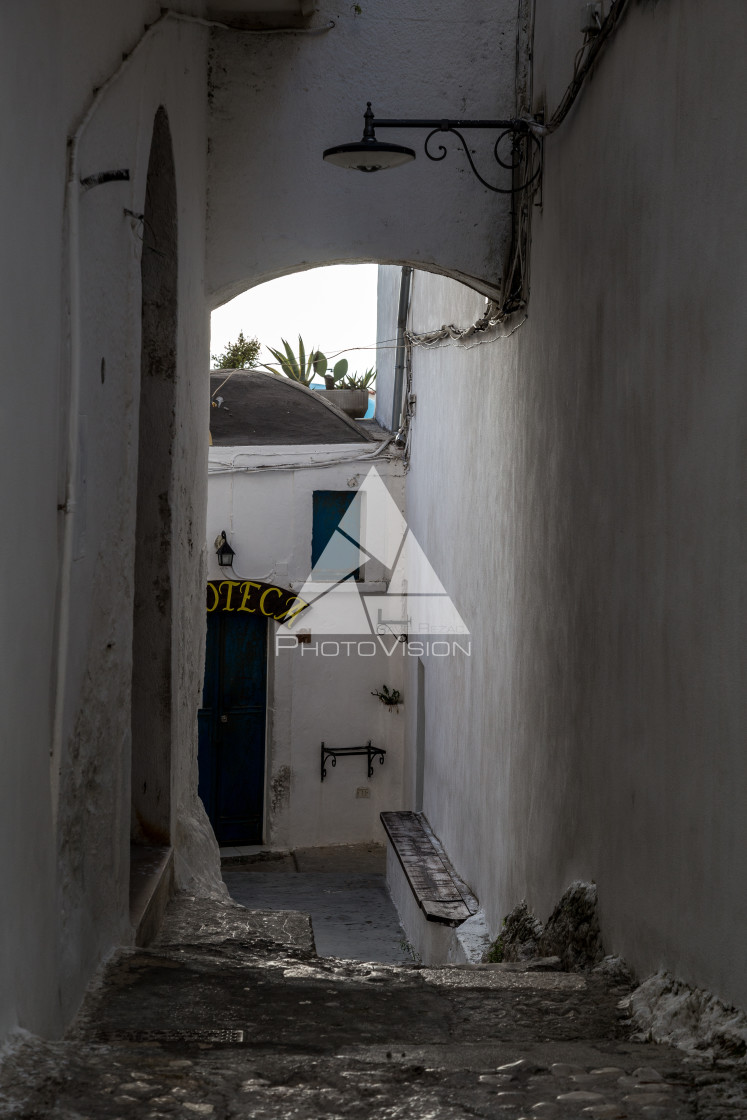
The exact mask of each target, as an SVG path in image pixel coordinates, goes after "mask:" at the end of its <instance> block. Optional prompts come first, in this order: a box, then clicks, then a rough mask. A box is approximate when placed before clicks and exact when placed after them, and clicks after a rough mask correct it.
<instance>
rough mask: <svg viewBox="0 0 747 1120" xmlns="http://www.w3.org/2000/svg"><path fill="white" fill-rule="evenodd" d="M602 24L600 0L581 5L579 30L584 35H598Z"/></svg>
mask: <svg viewBox="0 0 747 1120" xmlns="http://www.w3.org/2000/svg"><path fill="white" fill-rule="evenodd" d="M601 26H602V0H596V2H595V3H593V4H582V5H581V30H582V32H583V33H584V35H598V34H599V29H600V27H601Z"/></svg>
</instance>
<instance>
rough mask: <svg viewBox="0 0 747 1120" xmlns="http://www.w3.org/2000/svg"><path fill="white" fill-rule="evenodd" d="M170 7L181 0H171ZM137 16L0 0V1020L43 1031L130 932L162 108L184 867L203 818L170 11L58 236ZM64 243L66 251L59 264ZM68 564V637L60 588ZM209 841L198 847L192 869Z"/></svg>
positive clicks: (185, 216)
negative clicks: (172, 214)
mask: <svg viewBox="0 0 747 1120" xmlns="http://www.w3.org/2000/svg"><path fill="white" fill-rule="evenodd" d="M190 7H192V8H193V9H195V8H197V7H198V6H197V5H190V4H187V5H185V9H186V10H189V8H190ZM158 16H159V8H158V5H156V4H153V3H145V2H138V3H133V4H129V5H124V6H123V5H118V4H115V3H108V2H107V3H101V2H100V0H90V2H84V3H81V4H78V5H76V6H75V10H74V11H70V10H66V11H65V13H64V15H63V13H62V12H61V9H60V6H59V5H58V4H56V3H51V2H42V3H38V4H35V5H20V4H14V5H12V6H11V10H10V11H9V12H7V13H5V15H4V30H3V36H2V45H1V46H0V52H2V59H1V60H0V82H2V90H3V98H2V101H3V104H4V105H5V106H6V109H7V107H10V111H9V112H6V113H5V114H4V126H7V128H8V132H7V133H6V134H5V135H6V142H4V150H5V152H6V155H5V157H4V160H5V172H4V174H3V177H2V185H0V198H1V199H2V205H3V210H4V213H5V214H6V216H7V221H6V231H5V235H4V247H3V257H4V264H3V288H2V299H0V320H1V322H2V337H3V356H4V363H5V366H6V369H7V370H8V371H12V373H11V372H9V373H8V377H7V378H6V382H7V385H13V384H15V386H16V389H17V391H18V395H17V397H16V398H15V399H11V397H6V403H5V405H4V406H3V409H2V410H1V411H0V417H1V419H0V426H1V429H2V438H0V448H1V449H2V450H1V451H0V455H2V460H3V466H2V478H3V488H2V496H1V498H0V501H1V503H2V506H1V509H2V520H3V524H4V526H5V532H4V533H3V536H2V542H1V543H0V550H1V552H0V563H1V564H2V570H3V572H4V578H5V581H6V587H5V593H4V595H3V607H2V618H1V620H0V621H1V624H2V641H3V654H2V658H0V711H1V712H2V717H0V720H1V724H2V733H1V734H0V841H1V842H2V852H3V858H2V860H1V861H0V894H1V895H2V898H3V905H2V907H1V908H0V942H1V943H2V945H3V952H2V954H0V1037H1V1036H3V1035H5V1034H6V1033H7V1032H8V1031H9V1030H11V1029H12V1028H13V1027H15V1026H21V1027H25V1028H27V1029H29V1030H32V1031H38V1032H41V1033H55V1032H58V1031H59V1030H60V1029H61V1027H62V1025H63V1024H64V1023H65V1022H67V1021H68V1020H69V1018H70V1016H71V1014H72V1013H73V1012H74V1011H75V1009H76V1007H77V1005H78V1002H79V1000H80V998H81V996H82V993H83V990H84V987H85V985H86V983H87V982H88V980H89V979H90V977H91V975H92V973H93V971H94V969H95V968H96V966H97V965H98V964H99V963H100V962H101V960H102V959H103V958H104V957H105V956H106V955H107V954H108V953H109V952H110V951H111V948H112V947H113V946H114V945H116V944H118V943H121V942H122V941H127V940H128V939H129V938H130V936H131V934H130V927H129V919H128V899H127V888H128V863H129V858H128V845H129V809H130V791H129V757H130V755H129V752H130V742H129V727H130V700H129V696H130V679H131V626H132V581H133V559H134V517H135V510H134V502H135V487H136V474H137V462H136V459H137V434H138V433H137V425H138V391H139V379H140V263H139V256H140V244H141V242H140V240H139V236H138V234H139V230H138V227H137V223H135V224H134V225H133V223H132V222H131V221H130V219H129V218H128V217H127V216H126V215H125V214H124V209H125V208H128V209H131V210H132V211H133V212H135V213H142V212H143V209H144V189H145V176H146V171H147V166H148V156H149V150H150V141H151V130H152V127H153V120H154V117H155V114H156V111H157V109H158V107H159V105H163V106H164V107H165V108H166V111H167V113H168V116H169V121H170V126H171V132H172V137H173V145H174V156H175V161H176V175H177V184H176V186H177V196H178V207H179V213H178V219H179V244H178V254H179V301H180V314H179V330H178V351H179V353H178V386H177V415H176V428H177V433H178V434H177V436H176V443H175V447H174V461H175V469H174V478H173V486H172V488H171V493H170V494H169V495H168V496H167V498H166V500H168V501H169V502H170V503H171V507H172V516H173V521H174V533H175V536H174V548H175V553H174V555H175V560H174V568H173V571H172V584H173V596H174V617H175V618H177V619H178V620H179V621H178V627H177V630H176V632H175V634H174V643H173V655H174V679H173V692H174V728H173V734H174V743H175V744H176V745H177V746H178V759H177V761H176V763H175V769H174V788H173V791H172V793H173V801H174V805H175V806H178V809H179V814H180V815H181V819H182V821H183V822H184V824H185V827H184V828H183V829H182V831H181V832H180V834H179V837H178V839H177V849H178V854H179V861H178V867H177V870H178V874H179V877H180V881H182V882H186V881H189V879H190V874H189V870H188V867H187V864H188V863H190V862H192V863H194V862H195V861H194V859H193V856H194V850H195V848H194V842H193V838H194V836H195V835H196V833H197V834H199V832H200V827H201V826H200V824H199V823H197V824H195V823H194V822H199V821H200V819H201V818H200V816H199V806H198V805H197V803H196V797H195V794H194V792H193V785H194V782H193V780H192V773H193V771H194V766H195V761H196V732H195V728H194V710H195V703H196V698H197V694H198V686H199V682H200V676H201V664H200V657H201V650H200V647H199V645H198V644H197V642H196V641H195V633H196V629H197V625H198V619H199V618H200V615H201V611H202V604H203V574H202V569H201V550H202V541H203V524H202V518H203V516H204V512H203V510H204V494H205V462H206V437H207V432H206V425H205V424H203V423H198V422H197V419H196V418H197V416H198V414H202V415H203V416H204V414H205V412H206V402H207V384H206V381H205V377H204V372H203V371H204V369H205V366H206V362H207V332H206V327H207V316H206V312H205V301H204V294H203V265H204V210H205V115H206V66H207V57H206V48H207V42H206V36H207V30H206V29H205V28H201V27H196V26H193V25H187V24H184V23H178V22H176V21H173V20H171V19H167V20H163V21H161V22H160V23H159V24H158V26H157V27H156V28H154V30H153V31H151V32H150V33H149V34H148V35H147V36H146V38H145V39H144V41H143V43H142V45H141V46H140V47H139V48H138V49H137V50H136V51H135V53H134V54H133V55H132V57H131V59H130V61H129V62H128V63H127V64H126V65H125V66H124V69H123V70H122V71H121V74H120V76H119V77H117V78H115V80H114V81H113V83H112V84H111V86H109V87H108V89H107V91H106V93H104V94H102V95H101V97H100V98H99V101H98V102H97V104H96V108H95V111H94V112H93V115H92V116H91V117H90V120H89V123H88V124H87V126H86V128H85V130H84V132H83V133H82V134H81V138H80V147H79V157H80V160H79V170H78V173H79V175H80V176H87V175H91V174H94V173H98V172H102V171H108V170H112V169H118V168H127V169H129V170H130V176H131V177H130V181H129V182H119V183H110V184H106V185H103V186H100V187H97V188H95V189H93V190H91V191H89V192H87V193H85V194H83V195H81V197H80V206H79V230H78V231H77V233H76V231H75V230H74V229H71V225H70V222H71V212H70V209H69V208H67V209H66V207H65V181H66V175H67V171H68V167H67V158H68V152H67V145H66V140H67V137H68V136H72V135H73V134H74V132H75V131H76V129H77V128H78V126H79V124H80V122H81V120H82V119H83V117H84V115H85V114H86V112H87V110H88V109H89V107H90V106H91V105H92V103H93V97H94V93H93V90H94V87H100V86H102V85H103V84H104V83H105V81H106V80H107V79H108V78H109V77H110V76H112V75H114V74H115V73H117V72H118V70H119V68H120V67H121V66H122V56H123V54H128V55H129V54H130V52H131V51H132V50H133V47H134V46H135V45H136V44H137V43H138V41H139V40H141V38H142V37H143V35H144V24H146V23H151V22H153V21H154V20H157V19H158ZM68 233H72V238H71V240H70V241H68V239H67V235H68ZM71 252H72V255H73V257H74V258H75V259H76V260H78V261H79V264H80V270H79V273H78V274H77V277H75V278H73V279H71V276H70V271H71ZM73 268H74V265H73ZM74 291H79V293H80V301H79V303H76V301H75V296H74ZM76 307H77V308H78V310H77V312H76ZM76 338H77V339H78V340H79V341H78V342H77V343H76ZM76 347H77V349H76ZM76 353H77V355H78V356H77V358H76V357H75V354H76ZM102 360H104V361H105V363H106V368H105V374H104V377H103V379H102V375H101V370H102ZM74 369H78V370H79V371H80V403H79V413H80V419H79V423H78V424H77V428H78V436H77V440H76V441H75V446H76V447H77V450H78V462H79V471H78V477H79V486H78V493H77V504H76V507H75V510H74V513H70V514H67V515H66V514H65V513H64V512H61V511H60V509H59V507H60V506H61V505H62V504H63V503H64V501H65V487H64V479H65V473H66V469H67V463H68V458H67V440H68V432H69V424H70V407H71V406H70V401H71V399H72V396H71V394H72V386H73V384H74V379H75V372H74ZM6 387H7V386H6ZM14 396H15V391H14ZM66 516H68V517H74V518H75V523H74V532H73V538H72V542H73V549H72V557H71V564H68V563H67V562H66V561H65V559H64V554H63V538H64V521H65V517H66ZM28 549H31V550H33V556H32V557H29V556H28V554H27V550H28ZM154 562H157V558H154ZM19 563H20V565H21V568H22V569H23V571H24V573H25V574H24V576H23V577H22V579H23V581H25V582H26V584H27V586H26V587H25V588H24V589H23V590H21V588H20V586H19V585H18V574H17V573H18V566H19ZM68 575H69V576H70V584H69V586H70V598H69V604H70V610H69V629H68V630H67V632H65V630H64V626H63V625H62V623H61V620H62V616H61V613H60V596H61V595H63V594H64V588H65V585H66V583H67V579H68ZM61 665H63V670H62V672H61V673H60V666H61ZM58 686H61V690H62V691H60V690H59V688H58ZM56 715H59V717H60V720H59V723H57V724H56V722H55V717H56ZM55 727H56V728H57V733H55ZM195 780H196V779H195ZM190 822H192V825H191V826H190ZM208 851H209V848H206V849H205V852H203V854H202V856H201V858H200V860H199V861H197V862H200V863H201V864H202V866H203V867H204V868H205V870H206V874H207V876H208V878H209V875H210V867H209V859H208V856H207V855H206V854H205V853H206V852H208ZM213 867H215V864H214V865H213Z"/></svg>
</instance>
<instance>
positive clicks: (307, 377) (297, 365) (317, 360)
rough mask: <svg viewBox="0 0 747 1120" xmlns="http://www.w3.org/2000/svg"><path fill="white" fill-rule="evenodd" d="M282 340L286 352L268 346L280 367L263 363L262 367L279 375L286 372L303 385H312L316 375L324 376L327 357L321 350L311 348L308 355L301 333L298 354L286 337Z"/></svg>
mask: <svg viewBox="0 0 747 1120" xmlns="http://www.w3.org/2000/svg"><path fill="white" fill-rule="evenodd" d="M280 341H281V342H282V344H283V346H284V347H285V353H283V352H282V350H273V348H272V347H271V346H268V347H267V349H268V350H269V351H270V353H271V354H272V356H273V358H274V359H275V361H276V362H277V363H278V366H279V367H280V368H279V369H276V368H275V366H268V365H263V366H262V367H261V368H262V369H268V370H269V371H270V373H276V374H278V375H280V374H284V375H285V376H286V377H289V378H290V379H291V381H298V382H299V384H301V385H310V384H311V382H312V381H313V380H314V378H315V377H324V374H325V373H326V370H327V359H326V358H325V356H324V354H322V352H321V350H311V351H309V354H308V356H307V354H306V347H305V346H304V344H303V339H302V338H301V336H300V335H299V336H298V354H297V355H296V354H294V352H293V350H292V348H291V346H290V343H288V342H286V341H285V339H284V338H282V339H281V340H280Z"/></svg>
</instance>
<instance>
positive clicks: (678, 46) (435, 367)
mask: <svg viewBox="0 0 747 1120" xmlns="http://www.w3.org/2000/svg"><path fill="white" fill-rule="evenodd" d="M577 26H578V5H577V4H576V3H575V2H574V0H567V2H566V0H563V2H562V3H557V2H555V0H539V2H538V4H537V14H536V29H537V30H536V44H535V61H536V71H535V77H534V88H535V96H536V98H537V100H538V101H539V100H541V99H542V98H543V97H544V96H545V94H546V95H547V101H548V104H549V108H550V109H552V108H553V107H554V105H555V104H556V103H557V101H558V99H559V97H560V95H561V92H562V89H563V87H564V85H565V83H566V81H567V80H568V78H569V76H570V73H571V70H572V63H573V55H574V52H575V50H576V47H577V45H578V32H577ZM746 34H747V13H746V12H745V11H744V9H743V8H742V7H741V6H739V5H734V4H732V3H730V2H727V0H717V2H716V3H714V4H709V5H707V6H704V5H702V4H699V3H697V0H683V2H682V3H679V4H672V3H658V4H634V5H631V7H630V12H629V15H628V16H627V17H626V20H625V22H624V23H623V25H622V26H621V27H620V28H619V30H618V32H617V35H616V37H615V39H614V41H613V43H612V45H611V47H610V50H609V51H608V53H607V54H606V56H605V57H604V58H602V59H601V61H600V63H599V65H598V67H597V69H596V71H595V73H594V76H593V80H592V81H591V82H590V83H589V84H588V87H587V88H586V89H585V91H584V93H583V96H582V99H581V100H580V101H579V102H578V103H577V105H576V107H575V108H574V110H573V111H572V113H571V115H570V116H569V118H568V119H567V121H566V122H565V124H564V125H563V126H562V127H561V129H560V130H559V131H558V132H557V133H556V134H555V135H554V136H552V137H551V138H550V139H548V141H547V142H546V145H545V173H544V184H543V194H542V198H543V207H542V210H541V211H540V210H537V211H535V215H534V237H533V246H532V258H531V263H532V294H531V302H530V308H529V319H528V321H527V322H526V323H525V325H524V326H523V327H521V328H520V329H519V330H518V331H517V332H516V333H515V334H514V335H513V336H512V337H511V338H509V339H505V340H502V341H497V342H493V343H490V344H487V345H482V346H478V347H475V348H474V349H470V350H465V349H463V348H460V347H458V346H455V345H453V344H448V345H445V346H442V347H440V348H439V349H438V350H436V351H431V352H427V353H426V352H424V351H422V350H416V351H415V353H414V389H415V392H416V393H417V399H418V404H417V413H416V417H415V420H414V428H413V454H412V464H411V469H410V472H409V474H408V478H407V509H408V517H409V520H410V523H411V525H412V528H413V530H414V531H415V533H416V535H417V536H418V539H419V540H420V541H421V543H422V545H423V547H424V549H425V551H426V553H427V555H428V556H429V558H430V559H431V561H432V562H433V564H434V566H435V568H436V570H437V571H438V573H439V575H440V576H441V578H442V580H443V582H444V584H445V586H446V588H447V590H448V591H449V592H450V593H451V594H452V595H453V596H454V598H455V600H456V602H457V605H458V607H459V609H460V611H461V612H462V614H463V617H464V619H465V621H466V623H467V625H468V626H469V627H470V629H471V631H472V636H473V656H472V657H471V659H469V660H461V661H458V660H454V661H451V662H449V663H447V662H446V661H444V662H441V663H436V662H434V661H433V660H432V659H431V660H430V661H428V663H427V664H426V695H427V698H428V700H427V703H428V708H427V767H426V778H425V812H426V814H427V816H428V818H429V820H430V822H431V824H432V826H433V828H434V830H435V831H436V833H437V834H438V835H439V837H440V838H441V840H442V841H443V843H444V844H445V846H446V848H447V850H448V852H449V855H450V856H451V858H452V859H453V860H454V862H455V864H456V866H457V867H458V869H459V871H460V872H461V873H462V874H463V875H464V877H465V878H466V879H467V880H468V882H469V883H470V885H471V886H472V887H473V889H474V890H475V892H476V894H477V895H478V896H479V898H480V900H481V903H482V904H483V905H484V906H485V908H486V912H487V915H488V919H489V921H490V924H491V927H492V929H493V930H494V931H496V932H497V930H498V928H499V926H500V920H501V917H502V915H503V914H505V913H506V912H507V911H508V910H509V909H510V908H511V907H512V906H513V905H515V904H516V903H517V902H518V901H519V900H520V899H521V898H526V899H527V901H528V902H529V904H530V906H532V907H533V908H534V909H535V910H536V912H537V913H538V914H539V916H540V917H542V918H543V919H544V918H546V917H547V915H548V913H549V911H550V909H551V907H552V906H553V904H554V903H555V901H557V899H558V897H559V896H560V894H561V892H562V890H563V889H564V888H565V886H567V884H568V883H569V882H570V881H571V880H572V879H577V878H581V879H594V880H596V882H597V884H598V889H599V899H600V909H601V922H602V929H603V931H604V934H605V938H606V944H607V949H608V951H610V952H615V953H620V954H622V955H623V956H624V957H626V958H627V959H628V960H629V961H630V962H631V964H632V965H633V967H634V968H635V969H636V970H637V971H638V972H639V973H640V974H646V973H648V972H650V971H653V970H654V969H656V968H658V967H660V966H664V967H667V968H670V969H672V970H673V971H674V972H676V973H678V974H679V975H681V976H682V977H684V978H685V979H687V980H689V981H690V982H692V983H694V984H697V985H700V986H704V987H707V988H710V989H712V990H714V991H715V992H716V993H717V994H718V995H719V996H720V997H722V998H724V999H725V1000H727V1001H732V1002H735V1003H737V1004H739V1005H741V1006H745V1005H747V971H746V970H745V967H744V959H743V930H744V928H745V923H746V922H747V867H746V865H745V860H744V852H745V850H747V814H746V813H745V804H747V755H746V754H745V750H744V743H745V730H746V719H745V716H746V714H747V713H746V710H745V706H746V703H747V701H746V697H747V688H746V687H745V684H746V678H747V661H746V656H745V643H744V635H745V633H747V618H746V617H745V597H744V591H743V587H744V572H745V514H746V512H747V511H746V510H745V493H746V492H747V487H746V485H745V484H746V483H747V477H745V454H744V450H745V446H746V445H747V443H746V436H747V431H746V429H745V417H747V382H746V381H745V377H744V370H745V359H746V358H747V350H746V349H745V336H744V329H743V324H744V314H743V307H742V304H743V294H744V291H745V288H746V287H747V263H746V262H747V243H746V231H745V225H744V222H743V220H742V215H743V213H744V209H745V202H746V201H747V200H746V199H745V183H746V182H747V174H746V172H747V167H746V166H745V160H746V156H745V147H744V145H743V144H742V143H741V142H740V139H739V137H741V136H742V135H743V134H744V131H745V124H747V122H746V121H745V108H744V107H745V103H746V102H745V93H746V92H747V90H746V89H745V85H746V84H747V77H746V76H745V71H744V67H743V66H742V65H741V61H740V56H739V48H738V47H737V46H736V44H739V43H741V42H743V41H744V39H745V35H746ZM475 310H476V300H475V296H474V294H473V293H470V292H468V291H466V290H464V289H462V288H460V287H458V286H456V285H454V284H453V283H451V282H448V281H443V280H440V279H436V278H433V277H430V278H428V277H424V276H422V275H418V276H416V283H415V285H414V292H413V312H412V325H413V327H414V329H415V330H426V329H429V328H434V327H437V326H439V325H440V324H441V323H442V322H444V321H449V322H457V323H459V322H461V323H463V324H464V325H467V324H468V323H469V322H470V321H471V319H472V318H473V316H474V313H475ZM408 688H409V689H411V688H412V683H410V684H408ZM410 715H411V713H410Z"/></svg>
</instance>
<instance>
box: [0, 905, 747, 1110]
mask: <svg viewBox="0 0 747 1120" xmlns="http://www.w3.org/2000/svg"><path fill="white" fill-rule="evenodd" d="M496 977H497V979H496ZM619 998H620V988H619V983H617V981H616V980H615V981H614V982H613V979H611V978H610V976H609V975H608V974H607V973H605V972H604V971H602V972H600V973H598V974H597V973H591V972H587V973H584V974H580V973H574V974H567V973H562V972H555V971H551V972H537V971H529V972H525V973H524V972H521V971H516V970H512V971H506V970H500V969H492V970H485V969H471V970H470V969H469V968H452V969H424V968H420V967H418V966H416V965H414V964H410V965H397V966H394V965H382V964H375V963H374V964H372V963H370V962H369V963H363V962H360V961H356V960H341V959H337V958H324V957H317V956H316V955H315V953H314V948H313V937H312V932H311V929H310V926H309V923H308V921H307V919H305V918H304V916H303V915H298V914H288V913H285V914H283V915H278V914H273V913H271V912H262V913H261V914H259V915H256V914H252V913H250V912H248V911H245V910H243V909H242V908H241V907H237V906H235V905H232V904H228V905H221V904H218V905H217V908H216V904H215V903H208V902H206V901H205V900H194V899H192V900H184V899H182V900H179V901H178V902H177V903H176V904H175V905H173V906H172V908H171V910H170V912H169V915H168V918H167V922H166V926H165V929H164V935H163V937H162V938H161V941H160V943H159V944H157V945H154V946H152V947H151V948H150V949H145V950H142V949H138V950H129V951H124V952H122V953H120V954H119V955H118V956H117V957H116V958H115V959H114V960H113V961H112V962H111V964H110V966H109V967H108V969H107V971H106V974H105V977H104V981H103V984H102V986H101V987H100V988H99V989H97V990H96V991H94V992H92V993H91V994H90V996H89V997H88V999H87V1001H86V1004H85V1006H84V1009H83V1011H82V1013H81V1015H80V1016H79V1018H78V1021H77V1022H76V1024H75V1027H74V1029H72V1030H71V1031H70V1033H69V1035H68V1037H67V1038H66V1039H65V1040H63V1041H61V1042H44V1041H41V1040H38V1039H31V1038H26V1039H23V1040H20V1041H19V1042H18V1043H17V1044H16V1045H15V1046H14V1047H13V1048H11V1049H10V1051H9V1052H8V1053H7V1057H6V1059H5V1062H4V1064H3V1066H2V1068H1V1069H0V1117H2V1118H3V1120H42V1118H43V1120H84V1118H85V1120H143V1118H146V1120H167V1118H169V1120H171V1118H173V1117H179V1118H180V1120H195V1118H197V1117H200V1116H202V1117H206V1118H208V1120H239V1118H242V1120H243V1118H244V1117H251V1118H252V1120H291V1118H292V1120H328V1118H334V1120H395V1118H396V1120H400V1118H406V1120H427V1118H430V1120H468V1118H470V1120H481V1118H484V1120H488V1118H491V1117H503V1116H505V1117H506V1120H520V1118H521V1117H524V1118H525V1120H538V1118H540V1117H549V1118H552V1120H555V1118H556V1117H557V1120H578V1118H579V1117H582V1116H583V1117H584V1118H586V1117H588V1118H589V1120H612V1118H615V1117H626V1116H627V1117H629V1118H630V1120H636V1118H639V1117H645V1120H696V1118H697V1120H738V1118H741V1120H744V1117H745V1115H746V1110H747V1103H746V1102H747V1074H746V1072H745V1070H744V1067H739V1066H738V1065H736V1064H735V1065H733V1066H730V1067H729V1068H714V1067H713V1066H712V1065H706V1064H704V1063H699V1062H698V1061H697V1059H694V1058H692V1057H691V1056H687V1055H684V1054H683V1053H681V1052H679V1051H675V1050H672V1049H670V1048H669V1047H667V1046H654V1045H651V1044H647V1043H643V1042H640V1041H635V1040H634V1039H633V1038H632V1037H631V1029H632V1028H631V1026H630V1025H629V1024H628V1023H627V1021H626V1020H621V1019H620V1017H619V1014H618V1009H617V1003H618V1001H619Z"/></svg>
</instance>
